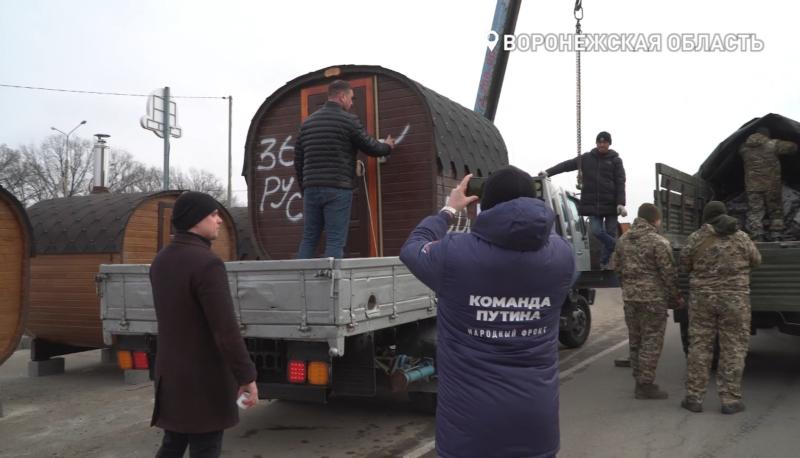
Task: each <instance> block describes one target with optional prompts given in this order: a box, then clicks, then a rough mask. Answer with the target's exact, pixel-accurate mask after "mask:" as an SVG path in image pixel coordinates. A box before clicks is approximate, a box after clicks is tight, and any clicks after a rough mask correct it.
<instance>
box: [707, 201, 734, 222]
mask: <svg viewBox="0 0 800 458" xmlns="http://www.w3.org/2000/svg"><path fill="white" fill-rule="evenodd" d="M727 214H728V209H727V208H725V204H724V203H722V202H720V201H718V200H712V201H711V202H709V203H707V204H706V206H705V208H703V222H704V223H707V222H709V221H711V220H712V219H714V218H716V217H717V216H720V215H727Z"/></svg>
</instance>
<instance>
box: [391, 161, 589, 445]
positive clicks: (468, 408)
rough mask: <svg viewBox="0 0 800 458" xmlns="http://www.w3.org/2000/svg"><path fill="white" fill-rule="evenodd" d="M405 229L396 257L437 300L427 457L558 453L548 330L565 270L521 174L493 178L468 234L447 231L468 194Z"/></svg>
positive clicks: (554, 325)
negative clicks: (431, 436) (432, 445)
mask: <svg viewBox="0 0 800 458" xmlns="http://www.w3.org/2000/svg"><path fill="white" fill-rule="evenodd" d="M470 177H471V175H467V176H466V177H464V179H463V180H462V181H461V183H460V184H459V185H458V187H456V188H455V189H454V190H453V191H452V192H451V193H450V198H449V199H448V201H447V206H445V207H444V208H442V210H441V211H440V212H439V214H437V215H435V216H429V217H427V218H425V219H424V220H422V222H421V223H420V224H419V225H418V226H417V227H416V228H415V229H414V231H413V232H412V233H411V235H410V236H409V238H408V240H406V243H405V244H404V245H403V248H402V249H401V251H400V260H402V261H403V263H405V265H406V266H408V269H409V270H410V271H411V273H413V274H414V275H415V276H416V277H417V278H418V279H420V281H422V282H423V283H425V284H426V285H427V286H428V287H429V288H431V289H432V290H433V291H435V292H436V294H437V296H438V297H439V305H438V312H437V318H436V326H437V328H436V329H437V349H436V372H437V374H438V377H439V385H438V405H437V412H436V450H437V452H438V454H439V456H441V457H444V458H456V457H457V458H471V457H487V456H502V457H533V456H536V457H545V456H547V457H550V456H555V454H556V453H557V452H558V448H559V430H558V326H559V320H560V311H561V304H562V303H563V302H564V300H565V299H566V296H567V293H568V292H569V289H570V286H571V284H572V276H573V273H574V272H575V256H574V254H573V252H572V248H571V247H570V244H569V243H568V242H567V241H566V240H564V239H563V238H562V237H561V236H559V235H557V234H556V233H555V232H553V222H554V219H555V216H554V213H553V211H552V210H551V209H550V208H548V207H547V206H546V205H545V203H544V202H543V201H541V200H539V199H536V198H534V188H533V183H532V181H533V180H532V178H531V176H530V175H528V174H527V173H525V172H524V171H522V170H520V169H518V168H516V167H511V166H508V167H504V168H502V169H499V170H497V171H495V172H494V173H493V174H491V176H490V177H489V179H487V180H486V184H485V185H484V189H483V195H482V196H481V210H482V211H481V213H480V214H479V215H478V217H477V219H476V220H475V224H474V225H473V226H472V232H471V233H453V232H451V233H447V229H448V227H449V226H450V225H452V224H453V222H454V221H455V217H456V214H457V213H459V212H460V211H462V210H463V209H465V208H466V207H467V206H468V205H469V204H470V203H472V202H474V201H475V200H476V199H477V198H478V197H477V196H471V197H467V196H466V195H465V191H466V189H467V183H468V182H469V179H470Z"/></svg>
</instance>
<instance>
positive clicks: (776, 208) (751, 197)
mask: <svg viewBox="0 0 800 458" xmlns="http://www.w3.org/2000/svg"><path fill="white" fill-rule="evenodd" d="M781 201H782V195H781V189H780V188H777V189H773V190H770V191H766V192H759V191H747V232H749V233H750V237H751V238H753V239H754V240H759V239H762V238H763V237H764V216H765V215H767V216H768V217H769V221H770V223H769V230H770V232H783V207H782V203H781Z"/></svg>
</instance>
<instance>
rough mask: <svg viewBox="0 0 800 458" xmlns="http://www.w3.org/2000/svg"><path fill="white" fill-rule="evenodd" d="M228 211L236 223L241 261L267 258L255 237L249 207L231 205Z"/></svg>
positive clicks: (237, 244)
mask: <svg viewBox="0 0 800 458" xmlns="http://www.w3.org/2000/svg"><path fill="white" fill-rule="evenodd" d="M228 212H229V213H230V214H231V216H232V217H233V222H234V223H235V224H236V259H238V260H239V261H260V260H262V259H267V258H266V257H265V256H264V255H263V254H261V250H260V249H259V248H258V245H257V244H256V243H255V239H254V238H253V229H252V227H251V225H250V212H249V211H248V209H247V207H231V208H228Z"/></svg>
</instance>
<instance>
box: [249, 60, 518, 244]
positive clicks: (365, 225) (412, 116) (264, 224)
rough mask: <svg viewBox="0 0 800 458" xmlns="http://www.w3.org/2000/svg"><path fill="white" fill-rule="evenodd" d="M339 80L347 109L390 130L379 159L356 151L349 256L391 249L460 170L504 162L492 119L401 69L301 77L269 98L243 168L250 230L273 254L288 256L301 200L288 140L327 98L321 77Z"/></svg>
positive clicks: (484, 172) (348, 69)
mask: <svg viewBox="0 0 800 458" xmlns="http://www.w3.org/2000/svg"><path fill="white" fill-rule="evenodd" d="M336 79H344V80H347V81H349V82H350V84H351V85H352V87H353V90H354V93H355V99H354V104H353V108H352V109H351V112H353V113H355V114H357V115H358V116H359V118H360V119H361V121H362V123H363V125H364V127H365V128H366V130H367V132H368V133H369V134H370V135H372V136H375V137H377V138H384V137H386V135H387V134H389V135H392V136H393V137H395V138H396V139H397V147H396V148H395V149H394V151H393V152H392V154H391V156H390V157H389V159H388V161H386V162H385V163H379V161H378V160H376V159H375V158H369V159H367V158H366V156H364V155H363V154H361V153H359V158H360V159H362V160H364V162H366V163H367V167H366V170H367V173H366V175H365V177H360V178H358V181H359V186H358V189H356V190H355V192H354V194H353V210H352V217H351V222H350V229H349V237H348V246H347V248H346V249H345V256H346V257H367V256H396V255H398V254H399V252H400V247H401V246H402V244H403V242H404V241H405V240H406V238H407V237H408V235H409V233H410V232H411V230H412V229H413V228H414V226H415V225H416V224H417V223H419V221H420V220H422V218H424V217H425V216H428V215H431V214H433V213H434V212H435V211H436V210H438V209H439V208H441V207H442V206H443V205H444V203H445V199H446V197H447V195H448V194H449V192H450V189H451V188H452V187H454V186H455V185H456V184H457V183H458V180H460V179H461V178H463V177H464V175H466V174H467V173H470V172H471V173H473V174H474V175H476V176H488V175H489V173H491V172H492V171H493V170H496V169H497V168H499V167H502V166H504V165H507V164H508V152H507V150H506V146H505V143H504V142H503V138H502V136H501V135H500V132H499V131H498V130H497V128H496V127H495V126H494V124H492V123H491V122H490V121H489V120H487V119H486V118H484V117H483V116H481V115H479V114H477V113H475V112H474V111H472V110H470V109H467V108H465V107H464V106H462V105H459V104H458V103H456V102H453V101H452V100H450V99H448V98H446V97H444V96H443V95H440V94H438V93H436V92H434V91H432V90H430V89H428V88H426V87H424V86H422V85H421V84H419V83H417V82H416V81H414V80H412V79H410V78H408V77H406V76H405V75H403V74H400V73H398V72H395V71H392V70H389V69H386V68H383V67H377V66H361V65H345V66H338V67H330V68H326V69H322V70H318V71H315V72H311V73H308V74H305V75H303V76H300V77H298V78H296V79H294V80H292V81H290V82H288V83H287V84H286V85H284V86H283V87H281V88H280V89H278V90H277V91H275V92H274V93H273V94H272V95H270V96H269V97H267V99H266V100H265V101H264V103H263V104H262V105H261V107H260V108H259V110H258V111H257V112H256V114H255V116H254V117H253V120H252V122H251V124H250V129H249V131H248V135H247V141H246V143H245V160H244V170H243V173H242V174H243V175H244V176H245V179H246V180H247V183H248V199H249V202H250V212H251V213H250V216H251V218H252V220H253V231H254V236H255V238H256V242H257V243H258V244H259V246H260V247H261V249H262V251H263V252H264V253H265V254H266V255H267V256H269V258H271V259H288V258H293V257H295V254H296V251H297V248H298V246H299V244H300V240H301V237H302V226H303V214H302V211H303V204H302V196H301V194H300V189H299V186H298V184H297V182H296V179H295V171H294V165H293V164H294V142H295V139H296V138H297V134H298V131H299V128H300V125H301V123H302V121H303V120H304V119H305V118H306V117H307V116H308V115H309V114H311V113H313V112H314V111H315V110H316V109H318V108H319V107H320V106H322V105H323V104H324V103H325V101H326V99H327V94H326V90H327V86H328V84H330V83H331V82H332V81H334V80H336ZM365 189H366V190H368V192H365ZM367 196H368V197H369V199H365V197H367ZM367 200H368V201H369V202H368V203H367ZM368 208H369V211H367V209H368ZM321 244H322V243H321ZM320 252H321V250H320Z"/></svg>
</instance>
